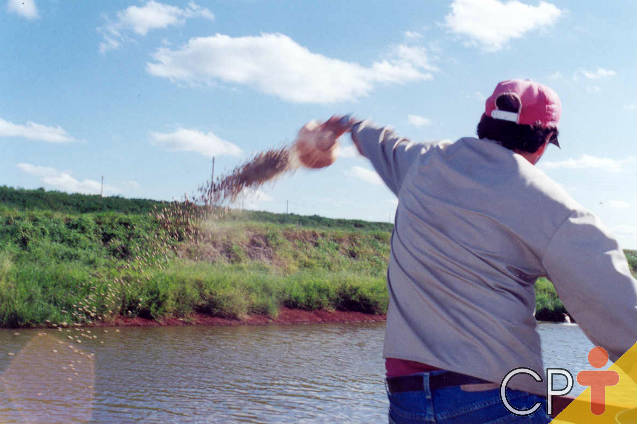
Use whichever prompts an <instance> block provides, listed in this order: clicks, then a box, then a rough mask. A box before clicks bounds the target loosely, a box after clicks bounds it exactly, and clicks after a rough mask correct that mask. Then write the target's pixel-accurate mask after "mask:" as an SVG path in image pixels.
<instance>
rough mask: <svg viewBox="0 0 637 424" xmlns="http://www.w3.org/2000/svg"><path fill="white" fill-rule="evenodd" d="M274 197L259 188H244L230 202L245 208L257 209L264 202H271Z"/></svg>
mask: <svg viewBox="0 0 637 424" xmlns="http://www.w3.org/2000/svg"><path fill="white" fill-rule="evenodd" d="M273 200H274V198H273V197H272V196H270V195H269V194H267V193H266V192H264V191H263V190H261V189H253V188H246V189H244V190H243V191H241V193H240V194H239V196H237V198H236V199H235V200H234V202H232V204H234V205H236V206H239V207H242V208H245V209H257V208H259V207H263V204H264V203H268V202H272V201H273Z"/></svg>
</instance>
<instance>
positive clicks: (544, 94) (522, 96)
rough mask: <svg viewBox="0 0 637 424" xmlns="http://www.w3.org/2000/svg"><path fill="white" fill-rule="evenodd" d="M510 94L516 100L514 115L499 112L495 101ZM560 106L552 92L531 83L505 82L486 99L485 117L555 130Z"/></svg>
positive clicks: (502, 111) (558, 119) (521, 81)
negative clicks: (516, 105) (517, 101)
mask: <svg viewBox="0 0 637 424" xmlns="http://www.w3.org/2000/svg"><path fill="white" fill-rule="evenodd" d="M504 94H510V95H513V96H514V97H517V99H518V100H519V108H518V111H517V112H510V111H505V110H500V109H498V104H497V103H498V98H499V97H500V96H502V95H504ZM561 113H562V103H561V102H560V98H559V97H557V93H555V91H553V90H552V89H551V88H549V87H547V86H545V85H542V84H540V83H537V82H535V81H531V80H508V81H502V82H500V83H498V85H497V86H496V87H495V90H493V94H492V95H491V96H490V97H489V98H488V99H487V101H486V104H485V110H484V114H485V115H487V116H489V117H491V118H494V119H501V120H504V121H511V122H515V123H517V124H524V125H539V126H541V127H543V128H548V127H554V128H557V124H558V123H559V121H560V114H561Z"/></svg>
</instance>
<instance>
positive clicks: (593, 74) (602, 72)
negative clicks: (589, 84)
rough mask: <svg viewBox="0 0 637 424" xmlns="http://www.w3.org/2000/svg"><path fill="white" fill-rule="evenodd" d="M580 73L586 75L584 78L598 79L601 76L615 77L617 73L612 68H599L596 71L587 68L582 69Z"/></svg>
mask: <svg viewBox="0 0 637 424" xmlns="http://www.w3.org/2000/svg"><path fill="white" fill-rule="evenodd" d="M579 73H580V74H581V75H582V76H584V78H587V79H591V80H596V79H600V78H609V77H614V76H615V75H616V74H617V73H616V72H615V71H613V70H611V69H604V68H597V69H596V70H594V71H587V70H586V69H582V70H580V71H579Z"/></svg>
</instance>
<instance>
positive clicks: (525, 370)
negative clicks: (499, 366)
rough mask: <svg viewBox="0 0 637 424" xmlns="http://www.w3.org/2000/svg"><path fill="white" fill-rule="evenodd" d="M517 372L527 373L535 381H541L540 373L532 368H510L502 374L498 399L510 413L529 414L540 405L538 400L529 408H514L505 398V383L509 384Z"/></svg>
mask: <svg viewBox="0 0 637 424" xmlns="http://www.w3.org/2000/svg"><path fill="white" fill-rule="evenodd" d="M518 374H528V375H530V376H531V377H533V378H534V379H535V381H537V382H541V381H542V377H540V375H539V374H538V373H536V372H535V371H533V370H532V369H529V368H516V369H514V370H511V371H509V372H508V374H507V375H505V376H504V379H503V380H502V383H501V384H500V399H502V403H504V407H505V408H506V409H507V410H508V411H509V412H511V413H512V414H515V415H531V414H532V413H534V412H535V411H537V409H538V408H539V407H540V406H541V405H540V402H537V403H536V404H535V405H533V407H532V408H531V409H515V408H514V407H513V406H511V404H510V403H509V401H508V400H507V395H506V388H507V384H509V380H511V379H512V378H513V377H515V376H516V375H518Z"/></svg>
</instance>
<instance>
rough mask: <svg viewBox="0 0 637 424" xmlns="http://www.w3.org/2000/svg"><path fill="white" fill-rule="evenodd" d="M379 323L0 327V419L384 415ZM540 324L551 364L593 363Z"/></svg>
mask: <svg viewBox="0 0 637 424" xmlns="http://www.w3.org/2000/svg"><path fill="white" fill-rule="evenodd" d="M89 330H90V331H91V333H87V331H89ZM105 331H106V332H105ZM383 331H384V323H359V324H316V325H285V326H276V325H269V326H239V327H159V328H121V329H114V328H106V329H104V328H93V329H82V330H80V329H69V331H66V330H64V331H55V330H17V331H16V330H1V331H0V346H1V347H0V371H1V372H2V376H1V377H0V380H1V381H0V422H3V423H36V422H38V423H39V422H46V423H58V422H59V423H69V422H92V423H114V422H116V423H127V422H144V423H169V422H175V423H217V422H219V423H234V422H237V423H239V422H246V423H279V422H280V423H303V422H308V423H310V422H311V423H317V422H318V423H320V422H325V423H333V422H353V423H359V422H361V423H362V422H386V413H387V399H386V395H385V387H384V382H383V373H384V363H383V359H382V357H381V350H382V342H383ZM539 331H540V335H541V338H542V343H543V350H544V352H543V355H544V360H545V365H546V366H547V367H561V368H567V369H570V370H571V371H572V372H575V373H576V372H577V371H579V370H580V369H582V368H590V366H588V363H587V359H586V358H587V356H586V355H587V353H588V350H589V349H590V348H591V347H592V344H591V343H590V342H589V341H588V340H587V339H586V337H585V336H584V334H583V333H582V331H581V330H580V329H579V328H578V327H577V326H575V325H557V324H540V326H539ZM16 332H17V333H18V334H16ZM78 340H79V341H81V342H82V343H77V341H78ZM582 390H583V388H582V387H580V386H576V389H575V390H574V391H573V392H572V394H577V393H579V392H581V391H582Z"/></svg>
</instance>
